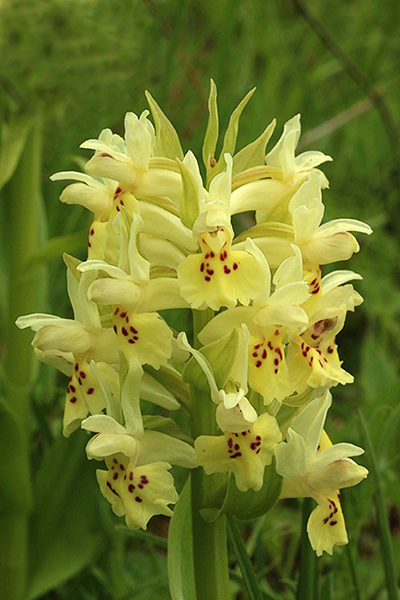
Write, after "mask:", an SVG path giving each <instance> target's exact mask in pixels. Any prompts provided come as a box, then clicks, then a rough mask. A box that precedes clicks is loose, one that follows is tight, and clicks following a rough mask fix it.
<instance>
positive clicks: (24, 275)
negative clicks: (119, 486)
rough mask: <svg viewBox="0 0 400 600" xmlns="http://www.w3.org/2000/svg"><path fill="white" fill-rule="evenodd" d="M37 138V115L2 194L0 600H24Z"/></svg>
mask: <svg viewBox="0 0 400 600" xmlns="http://www.w3.org/2000/svg"><path fill="white" fill-rule="evenodd" d="M41 133H42V119H41V117H40V115H38V116H37V117H36V118H35V119H34V120H33V125H32V128H31V130H30V132H29V133H28V136H27V139H26V143H25V146H24V149H23V151H22V154H21V157H20V160H19V162H18V165H17V167H16V169H15V172H14V174H13V176H12V177H11V179H10V180H9V182H8V183H7V185H6V186H5V187H4V189H3V190H2V196H3V198H4V200H5V216H6V220H7V228H6V231H5V240H4V241H5V250H6V256H7V264H8V286H7V291H8V294H7V304H8V314H7V322H6V350H5V355H4V361H3V365H2V369H3V381H4V392H5V402H6V404H7V405H8V407H9V410H10V414H12V415H13V419H14V421H15V423H16V429H17V430H18V431H19V441H18V456H19V460H20V462H19V465H20V468H19V470H18V476H19V482H18V488H19V491H20V494H19V495H18V502H17V497H16V502H15V503H14V502H10V504H9V505H7V506H3V510H2V512H1V515H0V546H1V548H3V549H5V555H7V556H5V555H4V557H3V558H2V559H1V560H0V597H1V598H7V599H8V600H22V599H23V598H25V597H26V587H27V581H28V566H29V564H28V533H29V530H28V523H29V514H30V510H31V501H30V499H31V482H30V477H29V436H30V429H31V397H30V386H31V384H32V381H33V378H34V371H35V364H36V362H37V361H36V358H35V355H34V353H33V352H32V348H31V346H30V341H31V338H32V334H31V332H30V331H19V330H18V329H17V328H16V326H15V320H16V318H17V317H18V316H20V315H22V314H27V313H31V312H35V311H37V310H39V308H40V307H39V306H38V301H39V295H40V291H41V289H42V290H43V285H42V286H40V282H39V281H38V277H37V274H35V275H32V274H31V273H30V272H29V271H27V269H26V265H27V263H28V261H29V260H30V258H31V256H32V255H33V253H34V252H35V251H36V249H37V246H38V243H39V232H40V229H39V228H40V176H41V142H42V136H41ZM8 453H10V454H11V455H12V454H14V453H15V448H9V449H8ZM6 483H7V482H4V485H6ZM10 497H11V496H10Z"/></svg>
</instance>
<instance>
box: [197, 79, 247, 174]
mask: <svg viewBox="0 0 400 600" xmlns="http://www.w3.org/2000/svg"><path fill="white" fill-rule="evenodd" d="M255 91H256V88H253V89H252V90H250V92H248V93H247V94H246V96H245V97H244V98H243V100H242V101H241V102H239V104H238V106H237V107H236V108H235V110H234V111H233V113H232V114H231V118H230V119H229V123H228V128H227V130H226V133H225V136H224V143H223V146H222V150H221V154H220V155H219V159H218V162H217V164H216V165H215V167H211V166H210V167H209V168H208V169H207V185H208V184H209V183H210V181H211V180H212V179H214V177H215V176H216V175H218V174H219V173H221V172H222V171H223V170H224V169H225V158H224V154H225V153H226V152H229V154H231V155H232V156H233V155H234V153H235V148H236V138H237V134H238V130H239V119H240V116H241V114H242V112H243V109H244V108H245V106H246V104H247V103H248V101H249V100H250V98H251V97H252V95H253V94H254V92H255Z"/></svg>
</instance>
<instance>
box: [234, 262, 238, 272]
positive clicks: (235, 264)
mask: <svg viewBox="0 0 400 600" xmlns="http://www.w3.org/2000/svg"><path fill="white" fill-rule="evenodd" d="M237 268H238V264H237V263H233V270H234V271H236V269H237Z"/></svg>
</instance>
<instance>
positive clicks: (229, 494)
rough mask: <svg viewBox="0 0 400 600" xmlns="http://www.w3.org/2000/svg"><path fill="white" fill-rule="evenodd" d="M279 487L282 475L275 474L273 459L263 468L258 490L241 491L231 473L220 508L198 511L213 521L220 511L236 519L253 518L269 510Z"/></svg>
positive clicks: (205, 518) (280, 486)
mask: <svg viewBox="0 0 400 600" xmlns="http://www.w3.org/2000/svg"><path fill="white" fill-rule="evenodd" d="M281 488H282V477H280V476H279V475H278V474H277V472H276V469H275V460H274V459H273V461H272V464H271V465H270V466H269V467H266V468H265V471H264V483H263V486H262V488H261V489H260V490H259V491H258V492H255V491H254V490H253V489H250V490H248V491H247V492H241V491H240V490H239V489H238V488H237V486H236V484H235V480H234V477H233V475H231V476H230V477H229V480H228V487H227V491H226V495H225V499H224V502H223V504H222V506H221V508H219V509H216V508H205V509H203V510H201V511H200V512H201V515H202V517H203V519H204V520H205V521H208V522H213V521H215V519H217V518H218V517H219V515H220V514H222V513H224V514H227V515H233V516H234V517H237V518H238V519H255V518H256V517H261V516H262V515H264V514H265V513H266V512H268V511H269V510H271V508H272V507H273V506H274V505H275V504H276V502H277V501H278V499H279V495H280V493H281Z"/></svg>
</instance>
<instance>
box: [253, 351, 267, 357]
mask: <svg viewBox="0 0 400 600" xmlns="http://www.w3.org/2000/svg"><path fill="white" fill-rule="evenodd" d="M264 352H265V350H264ZM253 356H254V358H257V356H258V352H253Z"/></svg>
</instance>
